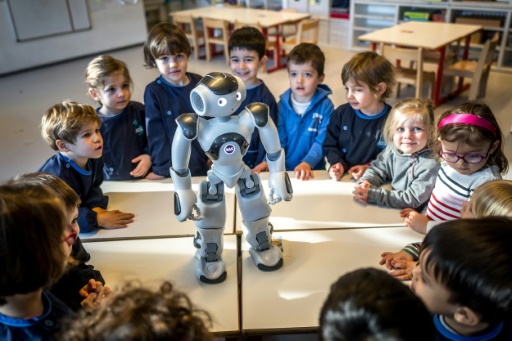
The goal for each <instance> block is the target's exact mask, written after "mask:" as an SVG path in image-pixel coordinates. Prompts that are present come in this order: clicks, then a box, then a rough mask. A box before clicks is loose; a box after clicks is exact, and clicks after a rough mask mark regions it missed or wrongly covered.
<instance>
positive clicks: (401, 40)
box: [358, 21, 482, 106]
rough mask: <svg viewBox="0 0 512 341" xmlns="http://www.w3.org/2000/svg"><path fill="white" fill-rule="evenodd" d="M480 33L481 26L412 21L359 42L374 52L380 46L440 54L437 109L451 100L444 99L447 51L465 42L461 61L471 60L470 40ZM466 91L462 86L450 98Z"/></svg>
mask: <svg viewBox="0 0 512 341" xmlns="http://www.w3.org/2000/svg"><path fill="white" fill-rule="evenodd" d="M481 29H482V26H479V25H465V24H451V23H439V22H419V21H410V22H407V23H405V24H399V25H396V26H393V27H389V28H384V29H381V30H377V31H374V32H371V33H367V34H364V35H361V36H359V37H358V39H359V40H363V41H369V42H371V43H372V49H373V50H374V51H375V50H376V44H377V43H380V44H393V45H399V46H405V47H415V48H418V49H426V50H438V51H439V53H440V57H439V64H438V66H437V74H436V84H435V87H434V98H433V100H432V102H433V104H434V105H435V106H438V105H440V104H442V103H444V102H446V100H447V99H448V96H447V97H442V98H441V85H442V80H443V69H444V59H445V55H446V47H447V46H448V45H449V44H451V43H453V42H456V41H459V40H462V39H464V40H465V43H464V52H463V55H462V58H463V59H464V60H466V59H467V58H468V52H469V44H470V37H471V35H472V34H473V33H475V32H478V31H480V30H481ZM463 90H464V87H463V85H462V82H459V87H458V89H457V91H456V92H455V93H453V94H450V95H451V96H455V95H457V94H458V93H460V92H462V91H463Z"/></svg>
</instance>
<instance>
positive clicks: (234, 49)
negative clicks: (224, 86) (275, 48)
mask: <svg viewBox="0 0 512 341" xmlns="http://www.w3.org/2000/svg"><path fill="white" fill-rule="evenodd" d="M266 44H267V42H266V40H265V37H264V36H263V33H261V32H260V31H258V29H257V28H255V27H249V26H246V27H242V28H239V29H237V30H235V31H233V33H232V34H231V36H230V37H229V41H228V49H229V60H230V64H229V65H230V68H231V72H232V73H233V75H235V76H237V77H240V78H241V79H242V81H243V82H244V84H245V87H246V89H247V97H246V98H245V100H244V101H243V102H242V104H241V105H240V107H239V108H238V110H237V111H236V112H235V113H234V114H233V115H238V114H239V113H240V112H241V111H242V110H244V109H245V106H246V105H247V104H249V103H253V102H263V103H265V104H267V105H268V106H269V110H270V117H271V118H272V120H273V121H274V123H276V122H277V103H276V99H275V97H274V95H272V93H271V92H270V90H269V89H268V88H267V86H266V85H265V83H263V81H262V80H261V79H259V78H258V70H259V68H260V67H261V66H262V65H265V63H266V62H267V56H266V55H265V48H266ZM265 156H266V152H265V147H263V143H262V142H261V140H260V134H259V130H258V129H256V130H254V132H253V133H252V137H251V144H250V145H249V149H248V150H247V154H245V156H244V157H243V161H244V162H245V164H246V165H247V166H249V168H251V170H252V171H253V172H257V173H260V172H266V171H268V165H267V162H266V161H265Z"/></svg>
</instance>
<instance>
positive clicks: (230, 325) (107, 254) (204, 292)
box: [85, 235, 240, 335]
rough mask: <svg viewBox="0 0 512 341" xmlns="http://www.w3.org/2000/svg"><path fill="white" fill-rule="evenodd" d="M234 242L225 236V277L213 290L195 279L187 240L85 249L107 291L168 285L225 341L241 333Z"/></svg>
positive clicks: (114, 243)
mask: <svg viewBox="0 0 512 341" xmlns="http://www.w3.org/2000/svg"><path fill="white" fill-rule="evenodd" d="M236 238H237V237H236V235H230V236H224V252H223V254H222V255H223V258H224V261H225V262H226V271H227V273H228V276H227V279H226V281H225V282H223V283H220V284H215V285H209V284H204V283H202V282H200V281H199V280H198V279H197V278H196V276H195V269H196V265H195V263H196V258H195V257H194V254H195V251H196V249H195V248H194V246H193V243H192V239H193V238H192V237H182V238H165V239H145V240H115V241H99V242H94V243H87V244H86V245H85V247H86V248H87V251H88V252H89V253H90V254H91V264H93V265H94V266H95V268H96V269H98V270H100V271H101V273H102V274H103V277H104V278H105V282H106V284H107V285H108V286H110V287H111V288H113V289H115V288H116V287H118V286H122V285H123V284H124V283H125V282H127V281H133V280H138V281H140V282H141V284H142V285H143V286H144V287H149V288H152V289H154V288H158V287H159V286H160V284H161V283H162V281H164V280H167V281H170V282H171V283H172V284H173V285H174V287H175V288H176V289H177V290H179V291H183V292H185V293H186V294H187V295H188V296H189V297H190V299H191V300H192V302H193V304H194V305H195V306H197V307H199V308H202V309H205V310H206V311H208V312H209V313H210V314H211V316H212V318H213V321H214V325H213V329H212V331H213V332H215V333H220V334H222V335H230V334H237V333H238V332H239V330H240V327H239V308H238V307H239V302H238V273H237V243H236Z"/></svg>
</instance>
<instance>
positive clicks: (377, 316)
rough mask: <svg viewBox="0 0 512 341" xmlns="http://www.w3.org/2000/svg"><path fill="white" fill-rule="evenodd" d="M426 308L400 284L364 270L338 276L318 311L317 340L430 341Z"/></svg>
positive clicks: (431, 325)
mask: <svg viewBox="0 0 512 341" xmlns="http://www.w3.org/2000/svg"><path fill="white" fill-rule="evenodd" d="M433 339H434V325H433V323H432V319H431V316H430V313H429V312H428V310H427V308H426V307H425V305H424V304H423V303H422V302H421V300H419V299H418V298H417V297H415V295H414V294H413V293H412V292H411V290H409V288H408V287H407V286H405V285H403V284H402V283H400V281H398V280H396V279H394V278H393V277H391V276H390V275H388V274H387V273H385V272H384V271H381V270H377V269H372V268H367V269H359V270H355V271H352V272H350V273H348V274H345V275H343V276H341V277H340V278H339V279H338V281H336V282H335V283H334V284H333V285H332V286H331V292H330V293H329V296H328V297H327V299H326V301H325V302H324V305H323V307H322V310H321V312H320V340H324V341H335V340H337V341H342V340H346V341H353V340H382V341H384V340H393V341H410V340H415V341H423V340H424V341H431V340H433Z"/></svg>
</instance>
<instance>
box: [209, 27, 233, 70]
mask: <svg viewBox="0 0 512 341" xmlns="http://www.w3.org/2000/svg"><path fill="white" fill-rule="evenodd" d="M203 30H204V41H205V49H206V60H207V61H210V60H211V59H212V50H211V45H214V46H215V45H221V46H223V48H224V56H225V57H226V63H227V64H228V65H229V50H228V39H229V23H228V22H227V21H226V20H217V19H208V18H203Z"/></svg>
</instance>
